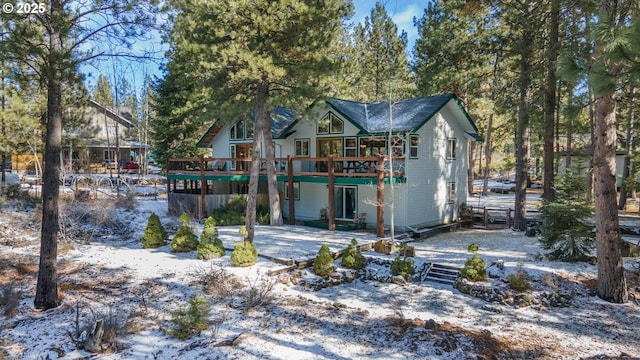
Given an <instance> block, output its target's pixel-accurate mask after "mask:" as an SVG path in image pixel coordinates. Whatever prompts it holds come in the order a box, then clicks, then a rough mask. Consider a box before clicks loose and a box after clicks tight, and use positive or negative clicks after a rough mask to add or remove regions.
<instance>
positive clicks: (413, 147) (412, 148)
mask: <svg viewBox="0 0 640 360" xmlns="http://www.w3.org/2000/svg"><path fill="white" fill-rule="evenodd" d="M419 139H420V138H419V137H418V135H410V136H409V157H410V158H417V157H418V140H419Z"/></svg>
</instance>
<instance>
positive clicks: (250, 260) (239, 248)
mask: <svg viewBox="0 0 640 360" xmlns="http://www.w3.org/2000/svg"><path fill="white" fill-rule="evenodd" d="M257 262H258V250H256V248H255V247H253V243H251V242H249V241H244V242H241V243H237V244H236V245H235V246H234V247H233V251H232V252H231V263H232V264H233V266H239V267H245V266H251V265H253V264H255V263H257Z"/></svg>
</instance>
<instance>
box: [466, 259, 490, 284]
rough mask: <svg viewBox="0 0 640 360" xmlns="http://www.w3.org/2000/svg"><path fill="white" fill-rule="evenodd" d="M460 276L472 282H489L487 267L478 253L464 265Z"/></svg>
mask: <svg viewBox="0 0 640 360" xmlns="http://www.w3.org/2000/svg"><path fill="white" fill-rule="evenodd" d="M460 276H461V277H463V278H465V279H469V280H471V281H485V280H487V266H486V264H485V262H484V260H482V259H481V258H480V257H479V256H478V254H477V253H474V254H473V256H472V257H471V258H470V259H468V260H467V261H466V262H465V263H464V267H463V268H462V271H461V272H460Z"/></svg>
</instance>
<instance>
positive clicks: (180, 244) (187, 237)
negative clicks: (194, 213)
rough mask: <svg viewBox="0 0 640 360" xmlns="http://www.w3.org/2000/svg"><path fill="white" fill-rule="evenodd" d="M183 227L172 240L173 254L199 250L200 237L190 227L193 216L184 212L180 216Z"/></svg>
mask: <svg viewBox="0 0 640 360" xmlns="http://www.w3.org/2000/svg"><path fill="white" fill-rule="evenodd" d="M180 222H181V225H180V227H178V230H177V231H176V234H175V235H174V236H173V239H172V240H171V252H189V251H194V250H196V249H197V248H198V244H199V243H198V237H197V236H196V235H195V234H194V233H193V229H191V226H189V223H190V222H191V216H189V214H188V213H186V212H184V213H182V215H180Z"/></svg>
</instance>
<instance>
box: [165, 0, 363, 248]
mask: <svg viewBox="0 0 640 360" xmlns="http://www.w3.org/2000/svg"><path fill="white" fill-rule="evenodd" d="M170 5H171V6H172V8H173V10H174V11H175V12H176V14H177V15H176V18H175V19H176V20H175V22H174V24H173V28H172V30H171V32H170V34H169V36H168V37H169V38H170V42H171V45H172V51H171V53H170V63H169V66H168V68H169V74H168V76H171V78H170V79H171V82H174V81H176V80H178V81H180V80H184V82H183V84H185V83H186V84H190V86H194V87H195V89H194V91H191V92H189V93H188V94H186V96H185V97H184V98H181V99H178V101H177V102H176V103H175V105H177V106H174V107H171V108H170V109H167V110H169V111H173V112H174V113H177V112H179V111H185V112H187V113H188V114H195V115H193V119H196V118H197V117H198V115H200V116H202V114H206V111H211V113H213V114H215V116H216V118H217V119H218V120H219V121H220V122H221V123H232V122H234V121H237V119H238V118H243V117H244V118H246V117H247V116H248V115H249V114H250V113H251V110H252V108H253V109H255V111H254V114H255V121H254V142H253V151H252V159H251V168H250V181H249V196H248V201H247V205H248V206H247V217H246V229H247V234H246V240H247V241H253V235H254V230H255V219H256V214H255V212H256V194H257V189H258V172H259V165H260V164H259V157H260V155H261V149H262V147H264V146H265V143H264V139H265V134H270V131H271V128H270V121H269V113H270V112H271V111H272V110H273V109H274V107H275V106H284V107H288V108H291V109H298V110H300V111H302V110H304V109H306V107H307V106H308V105H309V104H310V103H311V102H312V101H314V100H316V99H317V98H318V97H319V96H320V95H323V94H326V93H327V92H328V91H329V90H330V87H329V85H330V81H331V79H332V78H331V76H330V75H332V71H334V63H335V62H334V60H335V58H334V57H333V56H332V54H331V53H330V52H328V51H327V50H328V49H329V48H330V45H331V43H332V41H334V39H335V38H336V36H337V35H338V34H339V33H340V30H341V26H343V20H344V19H345V18H346V17H347V16H349V15H350V14H351V11H352V6H351V3H350V2H348V1H346V0H326V1H317V2H308V1H302V0H284V1H278V2H273V1H268V0H258V1H255V0H252V1H249V0H236V1H231V0H224V1H213V2H211V1H204V0H199V1H182V0H175V1H171V2H170ZM178 74H179V75H178ZM180 77H183V79H180ZM184 77H186V78H184ZM168 86H173V85H172V84H171V83H170V84H168ZM177 90H179V91H182V90H183V89H180V88H179V87H178V89H177ZM182 94H185V93H184V92H181V93H180V95H178V96H182ZM167 95H170V93H169V94H167ZM170 96H171V95H170ZM214 111H215V112H214ZM209 118H210V119H209V121H210V120H211V115H209ZM266 147H267V149H265V150H266V151H265V154H266V157H267V160H266V162H267V173H268V174H267V177H268V183H269V201H270V214H271V220H272V222H271V223H272V225H277V224H281V223H282V214H281V212H280V210H281V209H280V204H279V196H278V190H277V184H276V177H275V163H274V161H273V158H272V154H271V153H270V151H269V148H270V147H271V144H270V143H269V144H267V145H266Z"/></svg>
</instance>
